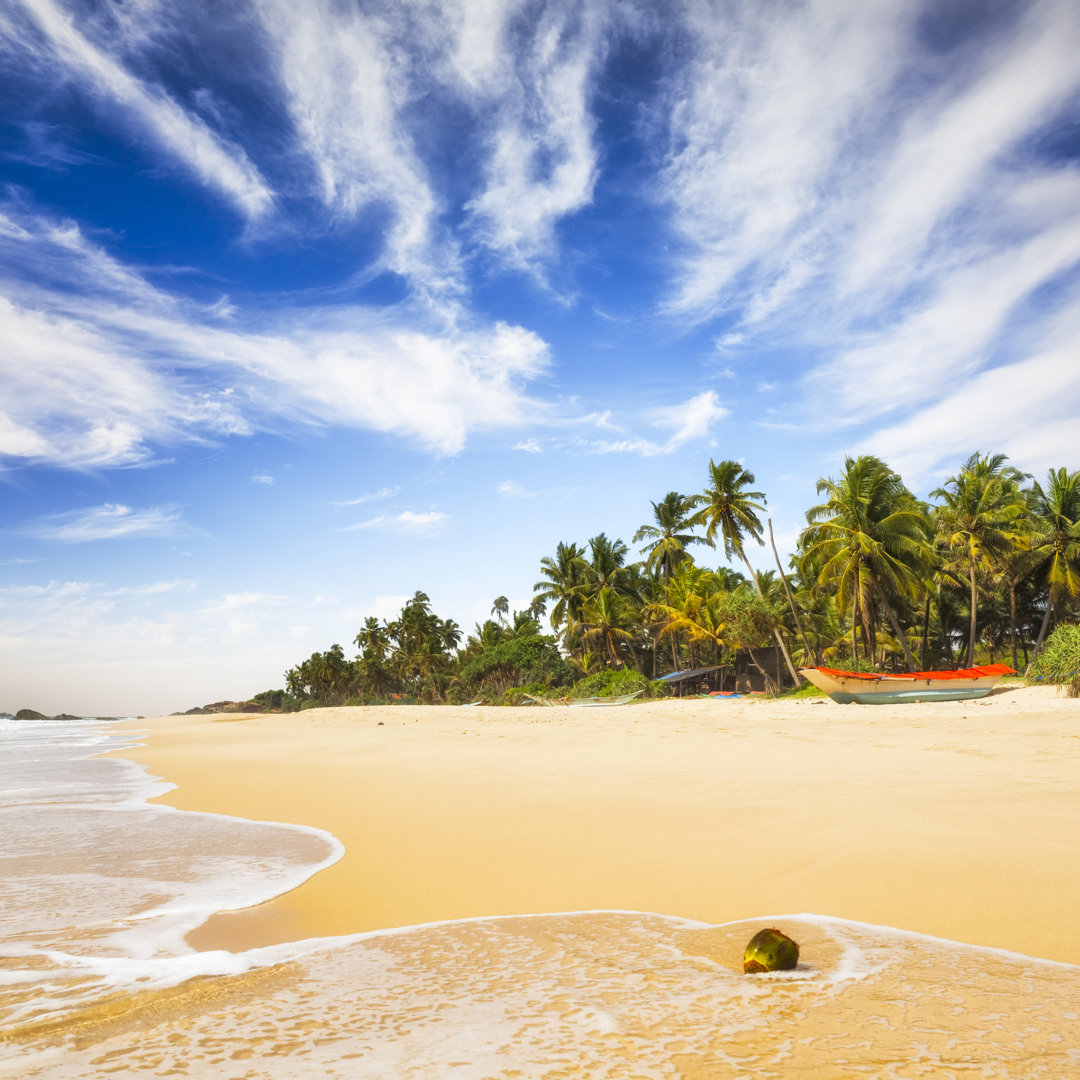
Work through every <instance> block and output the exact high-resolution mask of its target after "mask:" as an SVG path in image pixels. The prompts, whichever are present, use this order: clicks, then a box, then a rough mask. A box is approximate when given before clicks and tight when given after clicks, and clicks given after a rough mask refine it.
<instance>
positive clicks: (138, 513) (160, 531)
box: [19, 503, 186, 544]
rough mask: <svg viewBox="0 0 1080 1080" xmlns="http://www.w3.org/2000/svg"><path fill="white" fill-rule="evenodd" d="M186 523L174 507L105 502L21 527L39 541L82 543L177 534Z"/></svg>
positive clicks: (22, 530)
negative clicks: (142, 508)
mask: <svg viewBox="0 0 1080 1080" xmlns="http://www.w3.org/2000/svg"><path fill="white" fill-rule="evenodd" d="M185 529H186V526H185V525H184V522H183V521H182V519H181V517H180V511H179V510H177V509H176V508H175V507H171V506H153V507H148V508H147V509H145V510H133V509H132V508H131V507H130V506H123V505H122V504H120V503H105V504H104V505H103V506H93V507H90V508H89V509H87V510H69V511H67V512H65V513H61V514H48V515H46V516H44V517H40V518H36V519H35V520H33V521H30V522H27V523H26V524H25V525H24V526H22V528H20V529H19V531H20V532H21V533H24V534H25V535H27V536H33V537H36V538H37V539H39V540H60V541H63V542H65V543H69V544H81V543H85V542H87V541H89V540H117V539H123V538H127V537H132V536H175V535H177V534H178V533H179V532H181V531H184V530H185Z"/></svg>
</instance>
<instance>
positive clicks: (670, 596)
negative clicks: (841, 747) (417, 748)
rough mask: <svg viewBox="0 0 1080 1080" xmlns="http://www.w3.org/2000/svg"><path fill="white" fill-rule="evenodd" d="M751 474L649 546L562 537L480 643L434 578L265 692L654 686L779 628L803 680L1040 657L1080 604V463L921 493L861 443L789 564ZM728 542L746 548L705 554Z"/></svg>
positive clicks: (984, 465) (391, 693) (294, 703)
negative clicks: (814, 667) (346, 644)
mask: <svg viewBox="0 0 1080 1080" xmlns="http://www.w3.org/2000/svg"><path fill="white" fill-rule="evenodd" d="M754 483H755V480H754V474H753V473H751V472H750V471H748V470H747V469H746V468H745V467H744V466H743V465H741V464H739V463H738V462H736V461H720V462H716V461H710V462H709V468H708V477H707V483H706V485H705V489H704V491H703V492H701V493H700V494H694V495H683V494H680V493H679V492H675V491H671V492H668V493H667V495H665V496H664V497H663V499H661V500H660V501H659V502H655V503H652V504H651V505H652V520H651V521H649V522H647V523H646V524H644V525H642V526H641V528H639V529H638V530H637V532H636V533H635V534H634V537H633V540H632V543H633V544H634V545H637V551H638V554H639V556H640V558H639V559H637V560H636V561H630V548H629V547H628V545H627V544H626V543H624V542H623V541H622V540H619V539H611V538H609V537H608V536H607V535H606V534H605V533H600V534H599V535H597V536H594V537H592V538H591V539H589V540H588V541H586V543H585V544H584V545H579V544H578V543H576V542H569V543H560V544H559V545H558V546H557V548H556V550H555V553H554V554H553V555H551V556H547V557H545V558H542V559H541V560H540V577H541V580H540V581H538V582H537V583H536V585H535V586H534V587H533V596H532V598H531V600H530V602H529V604H528V605H527V606H526V607H525V608H523V609H522V610H512V609H511V606H510V603H509V601H508V600H507V598H506V597H505V596H500V597H498V598H496V600H495V601H494V603H493V605H492V609H491V615H492V618H490V619H487V620H486V621H485V622H484V623H483V624H477V625H476V626H475V627H474V630H473V633H471V634H469V635H468V636H467V637H465V639H464V644H462V638H463V634H462V630H461V628H460V627H459V626H458V625H457V623H455V622H454V621H453V620H452V619H443V618H441V617H439V616H438V615H437V614H436V613H435V612H433V611H432V609H431V603H430V600H429V598H428V597H427V596H426V595H425V594H424V593H422V592H417V593H416V595H415V596H414V597H413V598H412V599H411V600H409V601H408V602H407V603H406V604H405V605H404V607H403V608H402V610H401V613H400V614H399V615H398V616H397V618H395V619H392V620H385V621H380V620H378V619H375V618H368V619H366V620H365V622H364V626H363V628H362V629H361V630H360V632H359V633H358V634H357V635H356V638H355V639H354V642H353V644H355V646H356V648H357V649H358V650H359V652H358V654H357V655H356V656H355V657H354V658H353V659H349V658H348V657H347V656H346V654H345V650H344V649H343V648H342V647H341V646H340V645H332V646H331V647H330V648H329V649H328V650H327V651H326V652H322V653H313V654H312V655H311V656H310V657H309V658H308V659H307V660H304V661H302V662H301V663H299V664H297V665H296V667H293V668H290V669H289V671H288V672H286V674H285V688H284V690H274V691H265V692H264V693H263V694H258V695H256V697H255V700H258V701H261V702H262V703H263V704H265V705H268V706H270V707H275V708H286V709H297V708H304V707H311V706H313V705H335V704H365V703H375V702H392V701H409V702H431V703H436V702H464V701H472V700H483V701H486V702H491V703H495V702H503V701H506V702H513V701H517V700H521V698H522V695H523V693H529V694H534V695H540V694H544V693H548V694H552V693H554V694H560V695H564V694H568V693H570V694H572V695H573V696H587V695H589V694H597V693H620V692H625V691H626V690H628V689H638V688H645V689H647V690H650V691H653V692H654V691H655V690H656V687H655V684H653V683H652V680H654V679H656V678H657V677H658V676H660V675H663V674H665V673H667V672H671V671H674V670H684V669H687V668H692V667H700V666H705V665H712V664H724V663H729V662H731V660H732V657H733V655H734V652H735V651H736V650H738V649H742V650H745V651H746V652H747V653H748V655H749V656H750V659H751V663H754V664H755V666H757V661H756V657H755V654H754V650H755V649H757V648H761V647H765V646H771V645H775V646H776V647H777V648H778V649H779V650H780V653H781V654H782V656H783V659H784V664H785V666H786V667H787V669H788V671H789V673H790V675H791V678H792V680H793V681H797V677H796V674H795V672H796V669H797V668H798V667H799V666H801V665H808V664H822V663H826V664H829V665H830V666H833V667H844V668H849V669H852V668H854V669H862V670H868V669H880V670H892V671H900V670H931V669H934V668H955V667H968V666H972V665H973V664H977V663H982V662H987V663H992V662H994V661H1005V662H1010V663H1011V664H1012V665H1013V666H1014V667H1016V668H1018V669H1021V670H1023V669H1024V668H1027V667H1028V666H1029V665H1030V663H1031V661H1032V660H1033V659H1034V658H1035V656H1037V654H1038V653H1039V652H1040V650H1041V649H1042V648H1043V645H1044V643H1045V642H1046V639H1047V634H1048V632H1049V631H1050V630H1051V629H1052V628H1053V627H1054V626H1055V624H1059V623H1060V624H1063V625H1069V624H1072V623H1076V622H1077V620H1078V617H1080V472H1069V471H1068V470H1067V469H1065V468H1060V469H1056V470H1050V472H1049V473H1048V474H1047V476H1046V479H1045V481H1044V482H1039V481H1036V480H1034V479H1033V478H1032V477H1031V476H1030V475H1028V474H1025V473H1022V472H1020V471H1019V470H1018V469H1016V468H1014V467H1013V466H1011V465H1010V464H1009V463H1008V459H1007V458H1006V457H1005V456H1004V455H1003V454H980V453H976V454H973V455H972V456H971V457H970V458H969V459H968V460H967V461H966V462H965V463H964V465H963V467H962V468H961V469H960V470H959V472H957V474H956V475H955V476H953V477H951V478H950V479H949V480H947V481H946V482H945V483H944V484H943V485H942V486H941V487H940V488H938V489H936V490H935V491H934V492H932V494H931V499H932V500H933V501H932V502H924V501H922V500H920V499H917V498H916V497H915V496H914V495H913V494H912V493H911V492H910V491H909V490H908V488H907V487H906V486H905V485H904V483H903V481H902V480H901V478H900V476H899V475H898V474H897V473H895V472H894V471H893V470H892V469H890V468H889V466H888V465H886V464H885V463H884V462H883V461H881V460H879V459H878V458H876V457H872V456H869V455H864V456H862V457H856V458H851V457H849V458H847V459H846V460H845V462H844V467H843V470H842V471H841V472H840V473H839V475H837V476H835V477H827V478H825V477H823V478H821V479H820V480H819V481H818V483H817V492H818V495H819V496H820V497H821V500H822V501H821V502H819V503H818V504H817V505H816V506H813V507H811V508H810V509H809V510H808V511H807V512H806V521H807V524H806V527H805V528H804V529H803V531H802V533H801V535H800V536H799V540H798V545H797V550H796V552H795V554H794V555H793V556H792V557H791V559H790V560H789V563H788V566H787V567H786V568H783V567H782V566H781V564H780V559H779V556H778V554H777V553H776V547H775V544H773V543H771V541H772V523H771V521H768V520H767V519H766V520H763V518H764V514H765V507H766V498H765V494H764V492H761V491H756V490H754ZM766 528H767V529H768V539H769V541H770V547H771V552H770V554H772V556H773V560H774V562H775V566H776V569H760V568H759V569H756V570H755V568H754V567H753V566H752V565H751V563H750V560H749V557H748V554H747V546H748V545H750V544H753V545H765V543H766ZM717 548H722V550H723V552H724V556H725V558H726V560H727V563H728V564H729V565H726V566H719V567H718V568H717V569H712V568H711V567H708V566H705V565H702V564H701V563H699V562H698V561H697V560H696V559H695V557H694V556H695V553H696V554H698V555H699V556H700V554H701V552H702V551H704V550H713V549H717ZM732 563H736V564H737V565H739V566H740V567H741V569H740V570H734V569H732V568H731V565H730V564H732ZM743 571H745V572H743ZM545 621H546V622H547V624H548V627H549V628H550V630H551V631H552V632H551V633H545V632H544V629H545V628H544V625H543V623H544V622H545ZM763 674H764V672H763ZM767 682H768V680H767Z"/></svg>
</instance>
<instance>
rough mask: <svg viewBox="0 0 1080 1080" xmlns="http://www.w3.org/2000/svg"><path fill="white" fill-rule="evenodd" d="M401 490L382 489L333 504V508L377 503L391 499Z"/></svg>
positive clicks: (393, 488) (397, 488) (394, 488)
mask: <svg viewBox="0 0 1080 1080" xmlns="http://www.w3.org/2000/svg"><path fill="white" fill-rule="evenodd" d="M400 490H401V488H399V487H392V488H391V487H384V488H379V490H378V491H369V492H366V493H365V494H363V495H358V496H357V497H356V498H355V499H343V500H341V501H340V502H336V503H334V505H335V506H361V505H362V504H363V503H369V502H378V501H380V500H382V499H392V498H393V497H394V496H395V495H397V493H398V492H399V491H400Z"/></svg>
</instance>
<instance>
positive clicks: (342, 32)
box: [255, 0, 459, 300]
mask: <svg viewBox="0 0 1080 1080" xmlns="http://www.w3.org/2000/svg"><path fill="white" fill-rule="evenodd" d="M255 10H256V13H257V15H258V17H259V19H260V20H261V22H262V24H263V27H264V29H265V31H266V34H267V35H268V38H269V41H270V43H271V52H272V54H273V56H274V57H275V59H276V63H277V76H278V84H279V86H280V88H281V91H282V93H283V95H284V99H285V103H286V107H287V108H288V111H289V115H290V116H291V118H292V122H293V125H294V127H295V130H296V135H297V138H298V140H299V143H300V146H301V147H302V149H303V151H304V153H305V154H306V156H307V159H308V161H309V162H310V164H311V166H312V167H313V169H314V171H315V175H316V178H317V184H318V192H319V196H320V198H321V199H322V201H323V203H324V204H325V205H326V206H327V207H328V208H329V209H330V210H331V211H332V212H333V213H334V214H335V215H338V216H340V217H343V218H354V217H356V216H357V215H358V214H360V213H361V212H363V211H370V210H372V209H373V208H379V207H382V208H386V209H388V210H389V212H390V217H391V220H390V224H389V227H388V229H387V230H386V233H385V237H384V245H385V255H384V260H385V264H386V268H387V269H390V270H393V271H394V272H396V273H399V274H402V275H403V276H405V277H406V278H409V279H410V280H411V281H412V282H413V284H414V285H416V286H417V287H419V288H420V289H422V290H423V291H425V292H428V293H430V294H432V295H433V296H434V297H435V298H441V299H443V300H445V299H446V298H447V297H450V298H452V297H453V295H454V294H455V293H456V292H457V289H458V286H459V282H458V277H459V267H458V261H457V260H458V256H457V252H456V247H455V245H454V244H453V243H452V242H450V241H449V239H448V238H447V237H445V236H437V235H436V233H437V231H438V230H437V222H436V218H437V215H438V213H439V212H440V210H441V209H442V207H441V205H440V200H439V198H438V197H437V196H436V194H435V192H434V190H433V186H432V182H431V180H430V179H429V177H428V175H427V170H426V167H425V165H424V164H423V161H422V159H421V156H420V154H419V152H418V150H417V148H416V146H415V145H414V142H413V138H412V135H411V132H410V127H409V125H408V124H407V122H406V119H405V117H404V115H403V113H404V111H405V109H406V108H407V106H408V105H409V103H410V99H411V98H412V96H413V95H414V94H415V93H416V91H417V83H418V82H420V81H421V78H420V72H421V70H422V68H421V67H420V66H418V65H417V64H416V63H415V58H414V56H413V55H412V49H411V47H410V31H411V30H412V31H415V30H416V29H417V25H416V23H415V22H414V21H413V20H412V19H411V18H410V15H411V14H412V12H411V5H409V4H404V5H393V6H391V5H385V6H380V5H374V6H371V7H365V8H364V9H360V8H357V7H353V6H351V5H341V4H336V3H332V2H327V0H310V2H308V3H304V4H296V3H291V2H290V0H260V2H259V3H258V4H257V5H256V9H255Z"/></svg>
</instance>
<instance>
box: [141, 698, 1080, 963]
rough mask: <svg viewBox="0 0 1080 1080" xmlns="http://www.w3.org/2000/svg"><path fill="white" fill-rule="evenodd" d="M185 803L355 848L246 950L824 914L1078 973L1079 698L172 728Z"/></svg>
mask: <svg viewBox="0 0 1080 1080" xmlns="http://www.w3.org/2000/svg"><path fill="white" fill-rule="evenodd" d="M132 727H134V728H136V729H138V730H143V731H145V732H146V740H147V741H146V745H144V746H140V747H138V748H136V749H133V750H129V751H125V752H124V756H128V757H134V758H135V759H136V760H138V761H140V762H142V763H144V764H145V765H147V766H148V767H149V769H150V770H151V771H152V772H153V773H155V774H157V775H161V776H164V777H166V778H167V779H168V780H170V781H172V782H173V783H175V784H177V785H178V787H177V789H176V790H175V791H173V792H171V793H170V794H169V795H167V796H166V797H165V799H164V800H163V801H167V802H169V803H170V804H172V805H174V806H177V807H181V808H185V809H195V810H209V811H214V812H218V813H225V814H232V815H237V816H241V817H246V818H252V819H258V820H268V821H283V822H294V823H299V824H305V825H313V826H317V827H319V828H322V829H326V830H328V831H329V832H331V833H333V834H334V835H335V836H336V837H338V839H340V840H341V841H342V842H343V843H344V844H345V847H346V855H345V857H344V858H343V859H342V860H341V861H340V862H339V863H337V864H335V865H334V866H332V867H330V868H329V869H327V870H324V871H322V872H321V873H319V874H317V875H316V876H315V877H314V878H312V879H311V880H309V881H308V882H307V883H306V884H304V885H303V886H301V887H300V888H299V889H296V890H294V891H293V892H291V893H288V894H286V895H284V896H282V897H279V898H278V899H276V900H274V901H271V902H269V903H267V904H263V905H261V906H259V907H256V908H251V909H247V910H245V911H241V912H235V913H226V914H222V915H219V916H217V917H215V918H213V919H211V920H210V922H209V923H207V924H206V925H205V926H204V927H202V928H201V929H200V930H198V931H196V932H195V933H194V934H193V935H192V936H191V938H189V941H190V942H191V944H193V945H195V946H196V947H198V948H204V949H205V948H227V949H231V950H234V951H239V950H242V949H246V948H250V947H254V946H259V945H267V944H275V943H277V942H281V941H289V940H296V939H300V938H306V937H313V936H322V935H336V934H348V933H354V932H359V931H365V930H371V929H378V928H387V927H397V926H406V925H412V924H417V923H425V922H432V921H436V920H442V919H457V918H468V917H472V916H483V915H514V914H526V913H534V912H555V911H581V910H595V909H622V910H638V911H651V912H657V913H663V914H670V915H677V916H682V917H686V918H691V919H699V920H702V921H705V922H712V923H719V922H726V921H731V920H736V919H745V918H755V917H761V916H766V915H769V914H782V913H797V912H813V913H817V914H823V915H829V916H835V917H840V918H845V919H853V920H859V921H863V922H868V923H875V924H881V925H886V926H892V927H898V928H902V929H906V930H913V931H917V932H921V933H924V934H931V935H935V936H940V937H944V938H949V939H951V940H955V941H962V942H967V943H970V944H977V945H985V946H990V947H996V948H1003V949H1009V950H1014V951H1017V952H1021V953H1024V954H1027V955H1031V956H1038V957H1043V958H1047V959H1054V960H1059V961H1066V962H1069V963H1074V964H1075V963H1080V929H1077V927H1076V924H1075V920H1074V908H1075V897H1076V896H1077V894H1078V892H1080V702H1077V701H1075V700H1070V699H1067V698H1063V697H1059V696H1058V695H1057V694H1056V693H1055V691H1053V690H1052V689H1048V688H1020V689H1015V690H1007V689H1006V690H999V691H997V692H995V694H994V695H993V696H992V697H991V698H989V699H985V700H984V701H982V702H971V701H969V702H948V703H939V704H934V705H930V704H921V705H904V706H873V707H868V706H854V705H848V706H840V705H836V704H834V703H833V702H831V701H822V702H820V703H818V702H811V701H807V700H804V701H798V702H787V703H784V702H765V701H759V700H746V699H743V700H722V701H713V700H702V699H690V700H687V701H665V702H656V703H645V704H636V705H630V706H626V707H622V708H612V709H562V708H558V709H539V708H522V709H494V708H492V709H485V708H453V707H401V706H397V707H381V708H355V709H350V708H341V709H320V710H312V711H308V712H304V713H300V714H292V715H283V716H247V717H243V718H240V719H235V720H226V719H225V718H222V717H164V718H159V719H155V720H152V721H142V722H139V723H137V724H133V725H132Z"/></svg>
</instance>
